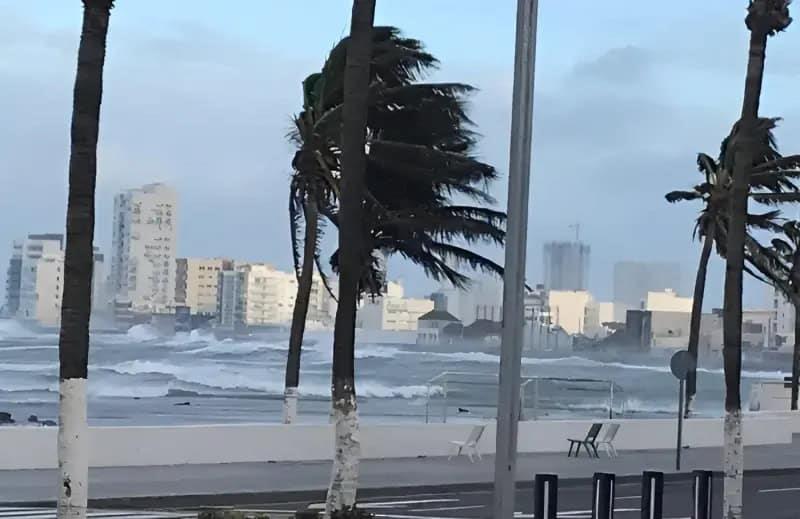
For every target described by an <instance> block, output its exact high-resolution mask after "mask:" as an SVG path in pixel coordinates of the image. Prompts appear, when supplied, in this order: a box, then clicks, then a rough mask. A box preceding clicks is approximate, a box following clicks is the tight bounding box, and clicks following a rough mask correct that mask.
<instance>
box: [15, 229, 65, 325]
mask: <svg viewBox="0 0 800 519" xmlns="http://www.w3.org/2000/svg"><path fill="white" fill-rule="evenodd" d="M21 252H22V258H21V261H20V281H19V307H18V308H17V312H16V316H17V318H19V319H23V320H30V321H39V320H40V317H42V318H44V320H46V321H47V322H48V323H50V324H47V325H48V326H51V325H53V324H52V323H53V319H52V315H51V314H52V309H51V308H49V307H48V308H47V309H46V310H47V311H46V312H44V313H41V314H40V311H42V310H44V309H45V308H44V306H41V307H40V305H39V300H40V297H39V291H40V288H39V284H40V283H42V284H43V286H42V288H41V290H42V292H43V294H42V297H41V299H42V305H45V301H50V299H51V298H50V296H51V295H52V294H51V293H50V292H51V291H52V290H53V289H54V287H55V286H58V287H59V290H60V289H61V287H62V286H63V284H62V283H61V278H62V276H63V274H60V273H58V275H56V273H54V272H53V269H52V268H50V267H51V266H52V265H53V264H54V263H56V262H58V261H59V260H58V257H59V255H60V258H61V259H60V262H61V264H62V265H63V262H64V257H63V253H64V236H63V235H62V234H30V235H28V237H27V238H25V240H24V241H23V243H22V251H21ZM43 258H46V259H45V261H41V260H42V259H43ZM40 265H42V266H43V267H44V269H43V272H42V274H41V275H40V273H39V267H40ZM62 270H63V269H62ZM45 274H48V275H49V274H53V277H54V278H58V280H56V279H53V280H50V279H47V278H46V277H45ZM44 292H47V293H46V294H45V293H44ZM58 300H59V303H58V313H59V315H60V309H61V303H60V300H61V294H60V292H58ZM56 322H57V319H56ZM43 324H44V323H43Z"/></svg>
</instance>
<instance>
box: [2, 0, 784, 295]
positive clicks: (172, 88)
mask: <svg viewBox="0 0 800 519" xmlns="http://www.w3.org/2000/svg"><path fill="white" fill-rule="evenodd" d="M239 5H241V8H240V9H236V10H231V9H225V8H224V7H223V6H222V5H221V4H220V3H219V2H215V1H212V0H193V1H188V0H174V1H171V2H156V1H155V0H137V1H136V2H117V5H116V7H115V9H114V11H113V13H112V15H111V26H110V34H109V39H108V57H107V61H106V68H105V85H104V91H103V106H102V114H101V130H100V143H99V146H100V149H99V157H98V167H99V169H98V185H97V228H96V236H95V238H96V239H95V243H96V244H97V245H98V246H100V247H101V248H102V249H103V250H106V251H108V250H110V245H111V235H112V233H111V227H112V221H111V214H112V207H113V195H114V193H116V192H118V191H120V190H122V189H126V188H129V187H133V186H137V185H141V184H144V183H147V182H166V183H169V184H171V185H173V186H174V187H175V189H176V190H177V191H178V192H179V193H180V197H181V211H182V214H183V215H184V217H183V218H182V219H181V221H180V222H179V223H178V226H179V229H178V233H179V235H180V236H181V243H180V245H179V251H178V254H180V255H183V256H196V257H213V256H217V255H220V254H222V253H223V251H226V253H227V254H229V255H231V256H233V257H238V258H263V259H264V260H265V261H269V262H271V263H273V264H275V265H276V266H277V267H279V268H281V269H290V268H291V252H290V247H289V231H288V227H289V222H288V214H287V210H286V202H285V199H286V191H287V189H288V187H287V183H288V177H289V172H290V168H291V166H290V162H291V157H292V154H293V150H292V147H291V145H290V144H289V143H287V141H286V139H285V135H286V132H287V129H288V128H289V127H290V121H291V116H292V114H294V113H296V112H297V111H298V110H299V108H300V106H301V102H302V101H301V88H300V82H301V81H302V79H303V78H304V77H305V76H306V75H307V74H309V73H311V72H314V71H316V70H318V69H319V68H320V67H321V65H322V62H323V60H324V57H325V55H326V53H327V52H328V51H329V50H330V49H331V47H332V46H333V44H334V43H335V42H336V41H337V40H338V39H339V38H340V37H342V36H343V35H344V34H346V32H347V27H348V17H349V14H350V7H351V6H350V5H348V3H347V2H345V1H342V0H308V1H306V2H300V3H298V2H295V3H276V2H263V1H257V0H240V4H239ZM682 5H685V6H689V5H691V9H686V8H680V7H677V8H676V6H675V5H673V4H664V3H658V2H653V3H649V4H647V5H643V6H641V9H635V10H631V9H630V8H629V6H628V5H627V4H626V3H624V2H612V3H600V2H582V3H580V4H579V7H580V8H579V9H578V11H577V12H576V9H575V4H574V3H568V2H543V3H542V5H541V13H540V24H539V59H538V60H537V85H536V101H535V115H534V120H535V131H534V150H533V173H532V185H531V197H532V198H531V205H530V207H531V215H530V235H529V238H530V240H529V249H528V278H529V281H530V282H532V283H536V282H539V281H541V280H542V278H543V272H542V264H541V257H540V254H539V253H540V251H541V247H542V246H543V244H544V242H546V241H552V240H566V239H570V238H571V237H572V236H573V232H572V231H571V229H570V227H569V226H570V225H571V224H572V223H574V222H576V221H580V222H581V224H582V228H581V239H582V240H583V241H585V242H586V243H588V244H589V245H590V246H591V247H592V267H591V272H590V274H589V278H590V282H589V289H590V290H591V291H592V292H593V293H595V294H597V296H598V297H599V298H602V299H604V300H607V299H610V298H611V297H612V291H613V278H612V272H613V265H614V263H616V262H617V261H622V260H626V259H630V260H636V261H669V262H678V263H680V265H681V269H682V271H683V272H685V273H689V272H693V271H694V269H696V266H697V257H698V255H699V245H698V244H697V243H695V242H693V241H692V238H691V232H692V227H693V223H694V222H693V219H694V217H695V216H696V211H697V210H698V208H697V207H693V206H692V204H685V206H684V207H678V206H670V205H669V204H667V203H666V202H665V201H664V199H663V195H664V193H666V192H667V191H669V190H672V189H678V188H684V187H688V186H691V185H693V184H694V183H695V181H696V180H697V179H698V178H699V177H698V173H697V171H696V168H695V155H696V153H697V152H699V151H705V152H708V153H711V154H715V151H716V150H718V149H719V143H720V141H721V139H722V138H723V137H724V136H725V135H727V133H728V131H729V130H730V127H731V125H732V123H733V122H734V120H735V119H736V118H737V116H738V114H737V107H738V106H740V103H741V96H742V82H743V74H744V70H745V62H744V60H745V56H746V51H745V49H746V45H747V34H746V31H745V30H744V26H743V21H742V18H743V9H742V6H731V3H730V2H729V1H728V0H709V1H706V2H702V3H701V4H697V3H691V4H689V3H688V2H686V3H685V4H682ZM156 8H157V9H158V12H159V18H158V20H156V21H154V20H153V18H152V13H153V12H154V9H156ZM514 8H515V2H512V1H500V2H496V5H494V6H493V13H492V14H493V16H491V17H486V16H485V2H483V1H479V0H437V1H436V2H430V1H422V0H407V1H406V2H379V3H378V6H377V12H376V23H378V24H392V25H396V26H398V27H400V28H401V29H402V30H403V31H404V33H405V34H406V35H408V36H409V37H413V38H419V39H421V40H422V41H423V42H425V43H426V45H427V47H428V49H429V50H430V51H431V52H432V53H433V54H435V55H436V57H437V58H439V60H440V61H441V68H440V70H439V71H438V72H437V73H436V74H435V75H434V77H433V79H435V80H439V81H460V82H466V83H470V84H473V85H474V86H475V87H477V88H478V89H479V91H478V92H477V93H476V94H475V95H474V96H473V97H472V99H471V103H470V109H471V111H470V115H471V116H472V118H473V119H474V120H475V122H476V124H477V127H476V130H477V131H478V132H479V133H480V134H481V135H482V136H483V138H482V139H481V141H480V150H479V152H480V156H481V158H482V159H485V160H486V161H487V162H489V163H491V164H493V165H495V166H496V167H497V168H498V171H499V172H500V173H501V175H502V179H501V180H500V181H499V182H497V183H496V184H495V185H494V186H493V187H492V193H493V194H494V195H495V196H496V197H497V199H498V201H499V204H498V207H503V205H504V201H505V193H506V183H505V177H506V175H507V169H508V133H509V128H508V126H509V119H510V118H509V114H510V109H511V106H510V97H511V79H512V68H513V31H512V30H509V28H510V27H513V25H514ZM308 9H313V11H314V12H315V13H316V16H314V17H311V19H310V18H309V17H308V16H307V12H308ZM454 12H456V13H458V23H450V22H451V21H452V19H453V13H454ZM653 19H657V20H659V23H658V24H657V25H656V26H653V25H652V24H646V23H642V20H653ZM707 20H714V24H713V27H711V28H709V27H708V26H707V23H706V21H707ZM80 23H81V8H80V3H78V4H75V3H73V2H64V1H62V0H39V1H37V2H0V34H2V37H0V53H2V55H3V56H4V59H3V60H2V62H0V99H2V100H3V101H0V103H4V104H2V110H3V114H4V123H3V125H2V126H1V128H0V132H2V135H3V138H2V139H0V156H2V157H3V159H4V167H3V168H2V169H0V181H2V182H3V185H5V186H13V193H14V196H12V197H7V198H6V199H5V200H4V203H3V205H2V207H0V245H2V246H0V264H2V265H6V264H7V263H8V258H9V255H10V253H11V243H12V242H13V240H14V239H18V238H20V237H21V236H23V235H24V234H26V233H28V232H46V231H52V230H63V228H64V214H65V208H66V195H65V193H66V184H67V171H66V168H67V157H68V150H69V114H70V110H71V106H72V86H73V84H74V75H75V50H76V48H77V43H78V35H79V34H80ZM299 26H302V27H304V28H306V29H307V31H308V32H307V34H308V35H309V36H308V37H307V38H304V39H303V40H302V42H299V41H298V40H297V39H296V38H295V37H294V36H295V35H294V32H293V31H295V30H296V27H299ZM676 28H680V29H681V34H682V35H683V37H682V38H681V39H680V41H679V42H676V41H675V37H674V36H675V30H676ZM476 35H481V38H480V39H481V42H482V45H480V46H477V47H476V46H471V47H467V46H466V44H467V43H469V42H471V41H473V40H474V39H475V37H476ZM587 42H591V44H589V43H587ZM799 46H800V31H788V32H787V33H786V34H785V35H782V36H781V38H776V39H775V41H771V42H770V50H769V58H768V60H769V66H768V67H767V72H766V82H765V85H764V92H765V96H764V99H763V101H762V110H763V113H764V114H765V115H769V116H781V117H783V118H784V120H783V121H782V122H781V124H780V127H779V128H778V131H777V137H778V140H779V142H780V143H781V144H784V147H785V148H786V149H785V150H784V151H786V152H791V153H794V152H796V151H797V150H796V149H792V146H793V144H792V143H796V142H800V99H798V98H797V96H796V95H794V91H795V90H796V88H795V82H796V77H795V76H796V73H797V66H796V53H795V49H797V48H798V47H799ZM467 49H468V50H467ZM232 230H233V231H235V232H232ZM212 236H213V237H214V239H213V240H211V239H209V237H212ZM333 236H334V233H333V232H331V233H330V235H329V237H328V239H329V240H332V239H333ZM330 250H331V249H330V248H329V247H327V248H326V253H327V252H328V251H330ZM488 254H489V255H491V256H492V257H493V258H494V259H496V260H500V261H502V254H501V252H500V251H499V250H497V249H491V250H489V251H488ZM389 263H390V265H389V267H390V271H392V272H394V273H395V274H394V275H395V276H397V277H402V278H403V279H404V280H406V286H407V291H408V292H409V293H410V294H414V295H424V294H426V293H429V292H431V291H433V290H434V289H435V286H436V283H434V282H432V281H431V280H428V279H426V278H425V276H424V274H423V273H422V272H421V271H420V270H419V269H416V268H415V267H413V266H412V265H409V264H407V263H405V262H403V261H400V260H398V259H396V258H393V259H391V260H390V262H389ZM722 272H723V268H722V264H721V262H720V261H719V260H718V259H717V258H713V259H712V262H711V265H710V270H709V285H708V289H707V290H706V294H707V300H708V307H709V308H710V307H712V306H719V305H720V302H721V294H722ZM687 278H688V276H687ZM687 288H688V287H680V290H681V292H684V293H685V292H686V290H687ZM3 289H4V288H3V285H2V284H0V291H2V290H3ZM765 293H766V291H765V290H764V289H763V287H761V286H759V285H758V284H757V283H753V282H748V284H747V289H746V294H745V297H746V299H747V301H748V304H749V305H751V306H764V305H765V304H766V297H765Z"/></svg>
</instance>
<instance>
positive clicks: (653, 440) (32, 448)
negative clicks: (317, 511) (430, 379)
mask: <svg viewBox="0 0 800 519" xmlns="http://www.w3.org/2000/svg"><path fill="white" fill-rule="evenodd" d="M618 423H620V424H622V427H621V428H620V430H619V434H618V436H617V440H616V441H615V445H616V446H617V448H618V449H619V450H631V449H672V448H674V447H675V431H676V423H675V420H619V421H618ZM590 424H591V421H585V420H570V421H528V422H522V423H521V424H520V430H519V451H520V452H527V453H532V452H565V451H566V448H567V441H566V438H568V437H575V438H583V437H584V436H585V435H586V431H587V430H588V428H589V425H590ZM472 427H473V425H472V424H402V425H364V426H363V427H362V434H361V440H362V452H363V457H364V458H410V457H417V456H445V455H447V454H448V453H449V452H450V447H451V446H450V444H449V442H450V441H451V440H463V439H466V437H467V436H468V435H469V432H470V430H471V428H472ZM795 428H800V420H796V419H795V418H793V417H790V416H770V417H765V418H758V419H757V420H756V419H754V418H753V417H752V416H748V417H747V418H746V419H745V429H744V432H745V443H746V444H747V445H762V444H776V443H790V442H791V436H792V431H793V430H794V429H795ZM56 434H57V430H56V428H54V427H53V428H44V427H6V428H0V470H5V469H36V468H54V467H56V466H57V461H56ZM601 436H602V432H601ZM332 439H333V433H332V430H331V428H330V426H328V425H289V426H286V425H279V424H274V425H273V424H270V425H263V424H258V425H256V424H253V425H202V426H174V427H92V428H90V430H89V444H90V446H91V449H90V465H91V466H93V467H113V466H137V465H182V464H200V463H235V462H259V461H261V462H263V461H312V460H326V459H330V458H331V453H332ZM684 439H685V444H686V445H689V446H691V447H715V446H721V445H722V420H721V419H692V420H688V421H687V422H686V423H685V429H684ZM494 442H495V428H494V424H491V425H489V426H488V427H487V429H486V432H485V434H484V435H483V438H481V442H480V448H481V450H482V452H484V453H487V454H488V453H493V452H494V446H495V445H494Z"/></svg>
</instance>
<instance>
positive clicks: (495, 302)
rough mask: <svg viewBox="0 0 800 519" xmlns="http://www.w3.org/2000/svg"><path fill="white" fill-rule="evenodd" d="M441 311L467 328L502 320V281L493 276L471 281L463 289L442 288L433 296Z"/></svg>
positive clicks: (446, 286) (445, 286)
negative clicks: (479, 321) (478, 323)
mask: <svg viewBox="0 0 800 519" xmlns="http://www.w3.org/2000/svg"><path fill="white" fill-rule="evenodd" d="M435 297H436V299H437V300H438V301H439V304H440V305H442V304H444V305H446V306H445V307H443V308H442V309H443V310H446V311H447V312H450V314H452V315H453V316H454V317H456V318H457V319H458V320H459V321H461V322H462V323H463V324H464V326H469V325H471V324H472V323H474V322H475V321H477V320H479V319H481V320H487V321H495V322H500V321H502V320H503V280H502V279H500V278H497V277H494V276H481V277H478V278H476V279H473V280H472V282H471V283H470V284H469V286H467V287H466V288H464V289H458V288H455V287H453V286H449V285H444V286H442V287H441V288H440V289H439V290H438V291H437V292H436V295H435Z"/></svg>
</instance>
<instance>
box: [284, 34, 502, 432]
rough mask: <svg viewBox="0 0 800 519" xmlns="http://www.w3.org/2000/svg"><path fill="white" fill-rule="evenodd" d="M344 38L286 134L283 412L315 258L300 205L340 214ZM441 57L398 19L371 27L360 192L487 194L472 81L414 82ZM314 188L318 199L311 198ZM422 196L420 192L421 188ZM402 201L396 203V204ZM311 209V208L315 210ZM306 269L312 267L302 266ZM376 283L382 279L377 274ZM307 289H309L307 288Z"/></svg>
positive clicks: (377, 200)
mask: <svg viewBox="0 0 800 519" xmlns="http://www.w3.org/2000/svg"><path fill="white" fill-rule="evenodd" d="M346 42H347V39H344V40H342V42H340V43H339V44H338V45H337V46H336V47H334V49H333V50H332V51H331V53H330V55H329V57H328V59H327V61H326V63H325V66H324V67H323V70H322V72H321V73H316V74H312V75H310V76H308V78H306V80H305V81H304V83H303V91H304V110H303V111H302V112H301V113H300V114H299V115H298V116H297V117H296V118H295V128H294V129H293V131H292V132H291V133H290V138H291V139H292V140H293V141H294V142H295V143H296V145H297V146H298V151H297V153H296V154H295V158H294V160H293V167H294V169H295V174H294V175H293V179H292V184H291V186H292V187H291V202H290V213H291V214H292V219H291V220H292V222H293V224H292V238H293V249H294V253H295V265H296V269H297V271H298V280H299V281H300V282H299V283H298V297H297V301H298V302H297V303H296V306H295V313H294V319H293V333H292V336H291V338H290V347H289V355H288V361H287V373H286V375H287V376H286V393H285V394H286V396H287V397H286V398H285V402H286V404H285V405H284V409H285V410H286V411H287V412H286V413H285V414H284V418H285V421H292V420H293V418H294V416H293V413H294V411H295V410H296V404H294V403H293V401H294V402H296V395H297V390H296V387H297V382H298V381H299V366H300V350H301V344H302V331H303V329H302V326H303V321H304V320H305V315H306V313H307V303H306V302H307V301H308V293H309V292H310V290H311V279H310V277H309V278H303V276H302V272H303V268H302V267H301V265H302V264H303V263H305V264H307V265H311V264H312V261H311V258H310V255H311V254H312V253H313V254H315V255H316V256H315V258H314V259H315V261H316V263H317V273H318V274H319V275H320V276H321V278H322V281H323V282H326V276H325V275H324V269H323V268H321V265H319V251H318V250H315V249H313V248H312V247H310V244H311V243H312V242H313V243H317V242H318V241H319V236H318V234H319V233H317V235H316V236H315V235H314V232H313V229H314V222H311V221H309V218H308V214H309V212H308V211H306V215H305V223H306V226H305V230H304V233H303V234H304V235H305V236H304V238H303V237H301V236H300V235H301V223H302V222H303V220H304V218H303V217H302V215H303V210H304V207H307V206H308V205H313V206H314V207H315V208H316V209H317V210H318V213H319V214H320V215H322V216H323V217H324V218H323V219H320V220H319V225H320V226H321V225H322V223H323V222H324V221H325V220H331V218H332V217H333V218H336V216H334V215H335V213H337V211H338V209H337V204H338V193H339V181H340V176H341V175H340V170H341V166H340V161H341V153H340V150H341V133H340V128H341V124H342V97H341V93H342V88H341V87H340V85H341V83H342V77H343V75H344V74H343V69H344V57H343V53H344V52H345V50H344V49H345V48H346V45H345V44H346ZM437 64H438V62H437V61H436V59H435V58H434V57H433V56H431V55H430V54H428V53H427V52H425V50H424V48H423V46H422V43H421V42H419V41H418V40H414V39H409V38H405V37H403V36H402V35H401V33H400V31H399V30H397V29H396V28H394V27H376V28H374V33H373V52H372V63H371V71H370V101H369V114H368V136H367V138H368V142H369V155H368V163H367V191H366V196H367V197H368V198H370V200H372V201H373V205H374V206H375V207H399V206H402V207H404V208H406V209H408V208H409V207H412V206H413V205H409V204H417V205H419V204H423V203H429V204H439V205H441V204H444V203H449V202H448V201H447V196H449V194H450V193H462V194H464V195H466V197H468V198H472V199H477V200H479V201H481V202H486V203H489V202H492V203H493V200H492V199H491V197H490V196H489V195H488V194H487V193H486V192H485V191H484V190H481V189H480V185H484V186H485V185H486V184H487V183H488V182H490V181H491V180H493V179H494V178H495V177H496V172H495V170H494V168H493V167H491V166H489V165H487V164H484V163H481V162H479V161H478V160H476V159H475V158H474V157H472V156H471V152H472V150H473V149H474V147H475V144H476V134H475V132H474V131H473V130H472V127H473V123H472V121H471V120H470V119H469V117H468V116H467V114H466V95H467V94H469V93H471V92H472V91H473V88H472V87H470V86H469V85H464V84H461V83H419V82H417V81H418V80H419V78H420V77H421V75H422V74H423V73H424V72H426V71H427V70H429V69H431V68H433V67H435V66H436V65H437ZM309 193H314V194H315V195H316V196H315V197H314V200H310V199H309V198H308V194H309ZM421 197H423V198H421ZM398 204H399V205H398ZM311 214H316V213H314V212H312V213H311ZM305 270H306V271H307V272H308V271H310V270H309V269H308V268H306V269H305ZM377 286H381V284H378V285H377ZM303 294H305V296H303Z"/></svg>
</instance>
